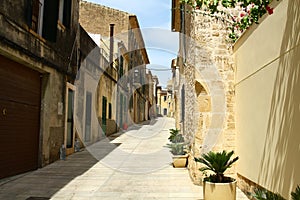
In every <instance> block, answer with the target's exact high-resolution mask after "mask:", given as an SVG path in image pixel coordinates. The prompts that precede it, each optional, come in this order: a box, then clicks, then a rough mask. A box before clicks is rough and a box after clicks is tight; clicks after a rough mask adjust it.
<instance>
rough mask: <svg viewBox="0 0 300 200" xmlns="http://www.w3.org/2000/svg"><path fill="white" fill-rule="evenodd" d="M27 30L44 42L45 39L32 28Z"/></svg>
mask: <svg viewBox="0 0 300 200" xmlns="http://www.w3.org/2000/svg"><path fill="white" fill-rule="evenodd" d="M29 32H30V33H31V34H32V35H34V36H35V37H36V38H37V39H39V40H40V41H42V42H44V43H46V40H45V39H44V38H43V37H42V36H41V35H39V34H38V33H36V32H35V31H34V30H32V29H29Z"/></svg>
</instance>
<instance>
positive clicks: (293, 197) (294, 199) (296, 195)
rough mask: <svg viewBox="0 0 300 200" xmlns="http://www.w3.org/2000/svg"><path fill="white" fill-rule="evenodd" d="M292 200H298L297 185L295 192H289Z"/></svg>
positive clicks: (299, 191) (299, 197) (299, 190)
mask: <svg viewBox="0 0 300 200" xmlns="http://www.w3.org/2000/svg"><path fill="white" fill-rule="evenodd" d="M291 195H292V199H293V200H300V186H299V185H298V186H297V188H296V190H295V192H291Z"/></svg>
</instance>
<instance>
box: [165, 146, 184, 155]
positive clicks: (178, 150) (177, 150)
mask: <svg viewBox="0 0 300 200" xmlns="http://www.w3.org/2000/svg"><path fill="white" fill-rule="evenodd" d="M167 147H168V148H170V149H171V150H170V151H171V153H172V154H173V155H185V154H186V151H185V145H184V143H170V144H167Z"/></svg>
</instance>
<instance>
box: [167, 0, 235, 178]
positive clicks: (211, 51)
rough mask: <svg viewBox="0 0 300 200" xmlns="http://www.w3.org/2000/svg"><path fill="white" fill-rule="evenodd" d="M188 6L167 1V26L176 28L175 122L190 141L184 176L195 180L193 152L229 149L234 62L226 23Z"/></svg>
mask: <svg viewBox="0 0 300 200" xmlns="http://www.w3.org/2000/svg"><path fill="white" fill-rule="evenodd" d="M179 7H181V9H179ZM188 9H189V8H188V7H185V6H184V7H183V6H181V5H180V3H179V1H176V0H174V1H173V9H172V10H173V22H172V25H173V27H172V30H173V31H178V32H180V50H179V57H178V58H177V64H176V65H177V66H178V67H179V73H180V80H179V82H180V83H179V88H178V94H179V95H177V97H176V99H177V101H176V102H177V108H180V109H179V110H180V112H178V114H177V115H178V116H177V127H179V128H180V130H181V131H182V133H183V135H184V136H185V140H186V141H187V142H188V143H189V144H190V153H189V154H190V157H189V164H188V168H189V171H190V176H191V178H192V179H193V181H194V182H195V183H196V184H200V183H201V178H202V174H201V172H200V171H199V170H198V169H199V167H200V166H199V164H198V163H196V162H195V161H194V157H199V156H200V155H201V154H202V153H205V152H208V151H210V150H214V151H221V150H228V151H230V150H235V144H236V132H235V110H234V63H233V57H232V53H231V51H230V48H229V47H228V46H227V44H228V43H227V41H226V38H227V31H226V26H225V25H224V24H222V22H218V21H216V20H214V19H212V18H211V17H208V16H203V15H201V14H197V13H191V12H187V11H188ZM234 172H235V170H234V168H233V169H231V171H230V172H229V173H234Z"/></svg>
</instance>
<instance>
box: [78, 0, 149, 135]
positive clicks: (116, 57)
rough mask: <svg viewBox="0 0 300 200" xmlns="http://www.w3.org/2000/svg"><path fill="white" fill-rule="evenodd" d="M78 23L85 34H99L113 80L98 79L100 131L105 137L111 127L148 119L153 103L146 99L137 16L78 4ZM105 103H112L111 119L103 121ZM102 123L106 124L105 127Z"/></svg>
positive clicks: (145, 60) (143, 55) (145, 57)
mask: <svg viewBox="0 0 300 200" xmlns="http://www.w3.org/2000/svg"><path fill="white" fill-rule="evenodd" d="M80 23H81V25H82V26H83V27H84V29H85V30H86V31H87V32H88V33H91V34H96V35H99V38H100V43H99V46H100V49H102V50H103V51H104V52H106V55H107V57H108V61H109V63H110V64H109V66H106V67H107V68H106V71H107V72H108V74H110V75H111V76H110V77H112V78H113V79H111V78H109V76H101V77H100V83H99V87H98V105H99V108H98V117H99V121H100V122H102V128H104V127H105V129H106V132H107V134H110V133H112V132H115V130H116V129H114V128H117V129H118V128H123V127H124V126H125V127H127V126H129V125H132V124H134V123H140V122H142V121H145V120H148V119H149V109H150V107H151V106H152V104H153V103H152V102H151V101H152V99H153V97H151V98H150V97H149V95H150V93H149V85H151V84H152V81H150V82H149V78H148V76H149V74H147V71H146V64H149V59H148V55H147V52H146V49H145V45H144V40H143V36H142V34H141V31H140V30H139V28H140V27H139V23H138V19H137V17H136V16H135V15H132V14H129V13H126V12H123V11H120V10H116V9H113V8H108V7H105V6H102V5H98V4H93V3H89V2H85V1H81V2H80ZM112 29H113V32H112ZM111 42H112V43H111ZM103 85H106V86H107V87H103ZM108 89H109V91H108ZM151 95H152V94H151ZM105 98H106V99H105ZM105 101H107V102H108V103H110V104H111V105H110V106H111V111H108V112H111V114H112V117H111V118H109V117H108V118H107V120H104V117H103V116H104V115H105V113H103V110H105V109H102V106H104V104H105V103H103V102H105ZM104 121H107V122H106V125H104V123H103V122H104Z"/></svg>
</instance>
